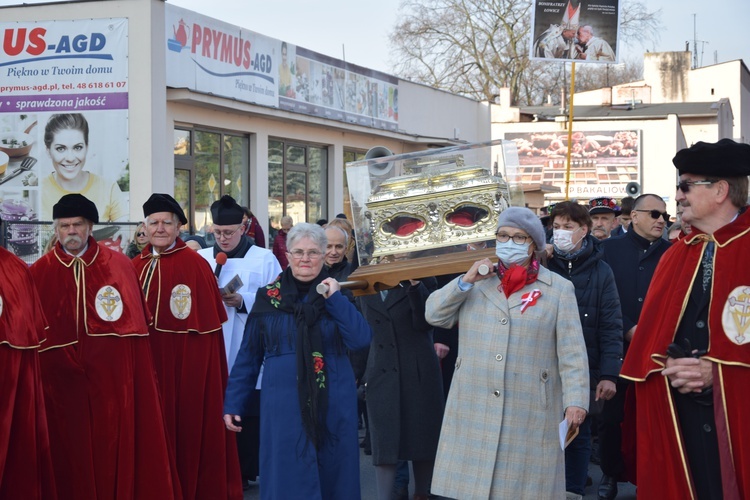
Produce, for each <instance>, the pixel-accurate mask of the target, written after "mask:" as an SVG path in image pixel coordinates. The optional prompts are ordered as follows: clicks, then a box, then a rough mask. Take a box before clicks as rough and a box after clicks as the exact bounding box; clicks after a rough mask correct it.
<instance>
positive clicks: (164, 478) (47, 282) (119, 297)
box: [18, 194, 181, 500]
mask: <svg viewBox="0 0 750 500" xmlns="http://www.w3.org/2000/svg"><path fill="white" fill-rule="evenodd" d="M52 216H53V218H54V220H55V222H54V228H55V234H56V235H57V239H58V243H57V244H56V245H55V247H54V248H53V250H51V251H50V252H48V253H47V254H45V255H44V256H42V258H41V259H39V260H38V261H36V262H35V263H34V265H33V266H31V274H32V276H33V278H34V282H35V284H36V288H37V291H38V293H39V298H40V299H41V304H42V309H43V310H44V313H45V315H46V318H47V321H48V322H49V332H48V335H47V340H46V341H45V342H44V344H42V348H41V354H40V355H39V360H40V365H41V371H42V385H43V387H44V397H45V405H46V409H47V422H48V425H49V435H50V447H51V450H52V461H53V464H54V471H55V482H56V483H57V492H58V496H59V497H60V498H65V499H67V498H71V499H72V498H76V499H78V498H81V499H83V498H85V499H112V498H117V499H133V500H135V499H138V500H140V499H154V500H157V499H164V498H167V499H169V498H181V495H180V491H179V481H178V480H177V476H176V474H175V470H174V467H173V466H172V461H171V460H170V455H169V448H168V446H167V433H166V428H165V421H164V414H163V413H162V408H161V403H160V401H159V392H158V389H157V382H156V375H155V373H154V363H153V360H152V358H151V349H150V347H149V344H148V321H147V320H148V312H147V310H146V305H145V303H144V300H143V294H142V293H141V291H140V288H139V286H138V278H137V276H136V274H135V271H134V269H133V266H132V265H131V263H130V262H129V261H128V259H127V257H125V256H124V255H123V254H121V253H117V252H113V251H111V250H109V249H107V248H105V247H103V246H100V245H99V244H97V242H96V241H95V240H94V238H92V237H91V231H92V228H93V224H94V223H97V222H98V221H99V214H98V212H97V210H96V206H95V205H94V204H93V203H92V202H91V201H89V200H88V199H87V198H85V197H84V196H82V195H80V194H68V195H65V196H63V197H62V198H61V199H60V201H59V202H58V203H57V204H56V205H55V206H54V207H53V209H52ZM18 498H21V497H18Z"/></svg>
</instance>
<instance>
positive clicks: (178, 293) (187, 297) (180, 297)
mask: <svg viewBox="0 0 750 500" xmlns="http://www.w3.org/2000/svg"><path fill="white" fill-rule="evenodd" d="M192 306H193V302H192V300H191V291H190V287H188V286H187V285H183V284H178V285H175V287H174V288H172V293H171V294H170V297H169V310H170V311H172V315H173V316H174V317H175V318H177V319H185V318H187V317H188V316H189V315H190V309H191V308H192Z"/></svg>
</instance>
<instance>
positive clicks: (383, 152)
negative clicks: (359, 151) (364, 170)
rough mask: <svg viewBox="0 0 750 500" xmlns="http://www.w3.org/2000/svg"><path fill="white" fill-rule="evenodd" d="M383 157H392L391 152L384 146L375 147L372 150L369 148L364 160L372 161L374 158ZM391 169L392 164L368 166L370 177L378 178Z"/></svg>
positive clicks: (390, 162) (384, 163) (389, 162)
mask: <svg viewBox="0 0 750 500" xmlns="http://www.w3.org/2000/svg"><path fill="white" fill-rule="evenodd" d="M385 156H393V151H391V150H390V149H388V148H387V147H385V146H375V147H374V148H370V150H369V151H367V153H365V160H372V159H374V158H383V157H385ZM391 169H393V162H392V161H388V162H383V163H373V164H372V165H370V167H369V170H370V175H373V176H375V177H380V176H383V175H385V174H387V173H388V172H390V171H391Z"/></svg>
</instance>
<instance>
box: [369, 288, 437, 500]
mask: <svg viewBox="0 0 750 500" xmlns="http://www.w3.org/2000/svg"><path fill="white" fill-rule="evenodd" d="M436 285H437V283H436V281H435V279H434V278H426V279H424V280H422V281H421V282H420V281H405V282H402V285H399V286H397V287H396V288H393V289H391V290H388V291H387V293H383V292H381V293H380V294H375V295H368V296H365V297H362V298H361V299H360V309H361V311H362V315H363V316H364V317H365V319H367V322H368V323H369V324H370V327H371V328H372V331H373V337H372V343H371V345H370V355H369V357H368V359H367V370H366V371H365V382H366V384H367V413H368V416H369V423H370V439H371V443H372V463H373V465H375V476H376V481H377V486H378V498H379V499H381V500H389V499H390V495H391V490H392V488H393V484H394V481H395V475H396V465H397V463H398V461H400V460H410V461H411V462H412V470H413V472H414V482H415V489H414V492H415V498H425V499H426V498H427V495H428V494H429V492H430V481H431V479H432V468H433V466H434V462H435V453H436V451H437V443H438V438H439V436H440V424H441V422H442V417H443V405H444V396H443V382H442V375H441V373H440V363H439V361H438V357H437V355H436V354H435V348H434V344H433V339H432V327H431V326H430V325H429V324H428V323H427V322H426V321H425V308H424V305H425V301H426V300H427V296H428V295H429V294H430V292H431V291H432V290H434V289H435V288H436Z"/></svg>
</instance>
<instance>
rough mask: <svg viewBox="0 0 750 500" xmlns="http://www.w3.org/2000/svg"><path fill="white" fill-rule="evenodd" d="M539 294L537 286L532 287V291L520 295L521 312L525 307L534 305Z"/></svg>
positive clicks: (540, 294)
mask: <svg viewBox="0 0 750 500" xmlns="http://www.w3.org/2000/svg"><path fill="white" fill-rule="evenodd" d="M541 296H542V292H541V290H539V289H538V288H534V289H533V290H532V291H530V292H527V293H524V294H523V295H521V314H523V312H524V311H525V310H526V308H527V307H529V306H534V305H536V299H538V298H539V297H541Z"/></svg>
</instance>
